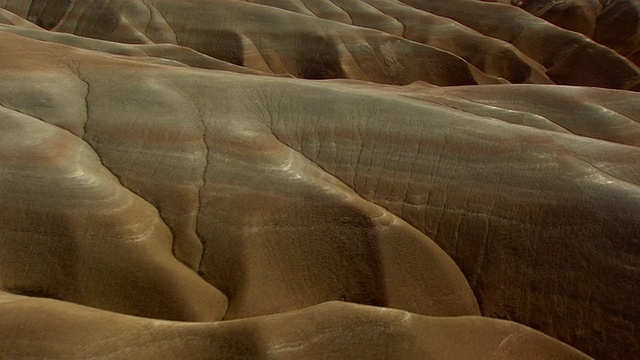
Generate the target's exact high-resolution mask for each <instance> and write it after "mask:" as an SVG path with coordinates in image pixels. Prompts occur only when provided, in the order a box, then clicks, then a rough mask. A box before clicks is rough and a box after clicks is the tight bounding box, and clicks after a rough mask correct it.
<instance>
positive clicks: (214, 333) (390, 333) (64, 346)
mask: <svg viewBox="0 0 640 360" xmlns="http://www.w3.org/2000/svg"><path fill="white" fill-rule="evenodd" d="M0 318H2V319H3V320H4V321H3V326H2V327H0V336H2V338H3V340H4V341H3V342H1V343H0V353H2V354H3V355H5V356H8V357H10V358H19V359H38V358H43V357H46V358H51V357H54V358H65V359H69V358H77V359H80V358H83V359H87V358H109V359H133V358H135V359H356V358H357V359H402V360H407V359H424V358H425V355H426V354H428V355H429V357H430V358H436V359H452V360H453V359H455V360H464V359H505V360H507V359H525V360H526V359H567V360H570V359H575V360H578V359H589V358H588V357H587V356H585V355H584V354H581V353H580V352H578V351H576V350H574V349H572V348H570V347H569V346H567V345H564V344H562V343H561V342H559V341H557V340H554V339H552V338H550V337H548V336H545V335H543V334H541V333H539V332H536V331H533V330H531V329H529V328H527V327H524V326H522V325H518V324H515V323H512V322H507V321H502V320H494V319H488V318H482V317H475V316H469V317H455V318H437V317H427V316H419V315H414V314H411V313H407V312H404V311H398V310H391V309H384V308H374V307H369V306H363V305H356V304H348V303H341V302H328V303H323V304H321V305H316V306H313V307H309V308H306V309H304V310H299V311H294V312H289V313H283V314H277V315H269V316H264V317H256V318H251V319H243V320H236V321H224V322H220V323H201V324H194V323H191V324H189V323H180V322H170V321H159V320H151V319H144V318H136V317H132V316H125V315H120V314H116V313H110V312H106V311H101V310H96V309H92V308H87V307H83V306H79V305H75V304H70V303H65V302H60V301H54V300H48V299H35V298H25V297H21V296H15V295H11V294H7V293H2V292H0ZM12 328H20V329H21V331H20V332H16V331H11V329H12ZM34 335H35V336H38V337H37V339H38V340H39V341H34V337H33V336H34Z"/></svg>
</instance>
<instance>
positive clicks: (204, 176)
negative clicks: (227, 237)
mask: <svg viewBox="0 0 640 360" xmlns="http://www.w3.org/2000/svg"><path fill="white" fill-rule="evenodd" d="M195 109H196V112H197V116H198V119H200V123H201V125H202V129H201V130H202V143H203V145H204V147H205V154H204V169H203V170H202V185H201V186H200V189H199V190H198V207H197V209H196V219H195V220H196V221H195V229H194V230H195V233H196V236H197V237H198V239H199V240H200V244H201V245H202V250H201V253H200V260H199V261H198V263H197V264H196V271H197V273H198V274H199V275H200V276H202V275H203V273H202V270H201V267H202V263H203V262H204V256H205V243H206V241H205V238H204V236H203V235H202V234H201V233H200V230H199V225H200V216H202V214H201V212H202V203H203V190H204V188H205V186H206V185H207V171H208V170H209V154H210V153H211V149H210V148H209V144H208V143H207V133H208V126H207V121H206V119H205V116H204V112H203V111H202V109H201V108H200V107H199V106H198V104H195Z"/></svg>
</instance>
